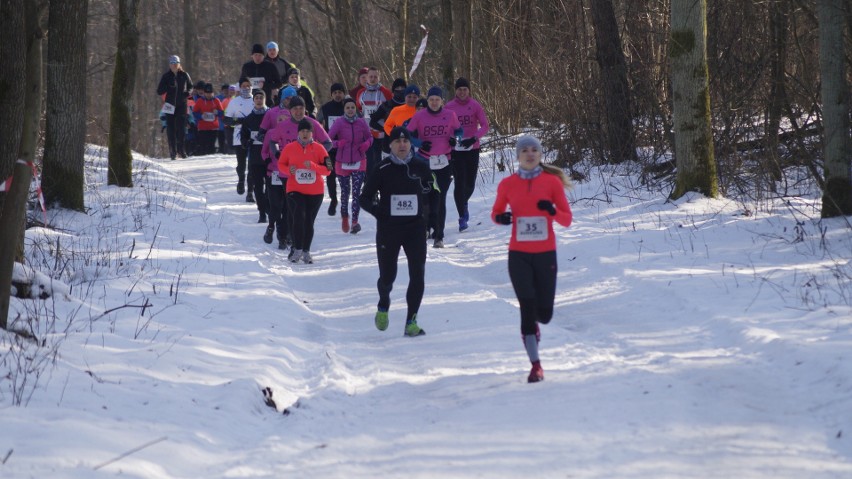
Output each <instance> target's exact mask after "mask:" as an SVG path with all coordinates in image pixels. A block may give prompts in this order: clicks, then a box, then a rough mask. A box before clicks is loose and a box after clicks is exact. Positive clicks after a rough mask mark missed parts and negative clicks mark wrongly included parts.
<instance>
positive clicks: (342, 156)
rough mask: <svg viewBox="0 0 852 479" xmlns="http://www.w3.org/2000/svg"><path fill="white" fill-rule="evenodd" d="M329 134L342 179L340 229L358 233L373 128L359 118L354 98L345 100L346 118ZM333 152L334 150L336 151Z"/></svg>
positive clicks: (336, 166)
mask: <svg viewBox="0 0 852 479" xmlns="http://www.w3.org/2000/svg"><path fill="white" fill-rule="evenodd" d="M328 136H329V137H330V138H331V140H332V142H333V143H332V144H333V145H334V149H335V150H336V151H337V160H336V162H335V166H334V167H335V169H336V170H337V178H338V179H339V180H340V221H341V226H340V229H342V230H343V232H344V233H351V234H358V232H359V231H361V225H360V224H359V223H358V215H359V214H360V211H361V207H360V203H359V196H360V195H361V184H362V183H363V182H364V176H365V175H366V170H367V156H366V152H367V150H368V149H369V148H370V145H371V144H372V143H373V135H371V134H370V127H369V126H367V122H366V121H364V119H363V118H359V117H358V108H357V107H356V105H355V100H353V99H351V98H346V99H345V100H343V118H341V119H339V120H337V121H335V122H334V124H333V125H332V127H331V130H330V131H329V132H328ZM333 151H334V150H333ZM350 193H351V196H352V226H351V229H350V226H349V197H350Z"/></svg>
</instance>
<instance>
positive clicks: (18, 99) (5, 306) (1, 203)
mask: <svg viewBox="0 0 852 479" xmlns="http://www.w3.org/2000/svg"><path fill="white" fill-rule="evenodd" d="M5 5H8V7H9V9H8V10H7V11H5V12H4V13H3V15H2V17H0V55H2V57H3V58H5V59H6V61H9V62H10V63H11V64H7V65H5V68H3V69H2V71H0V85H3V88H0V90H2V91H0V108H2V111H3V115H2V118H0V130H2V131H3V135H2V139H0V182H5V181H6V179H7V178H8V177H9V176H11V175H12V174H13V173H14V174H15V175H16V176H17V177H16V178H15V180H14V181H13V182H12V185H11V187H10V190H9V191H7V192H5V193H0V198H2V200H0V328H2V329H6V328H7V326H8V323H7V318H8V316H9V295H10V294H11V289H12V267H13V266H14V262H15V254H16V250H17V247H18V237H19V235H20V233H19V232H20V226H21V218H22V217H23V216H24V215H25V214H26V197H27V191H28V190H29V184H30V182H29V174H28V170H29V168H28V166H27V165H26V164H24V165H21V164H20V163H19V162H17V158H16V155H17V153H18V147H19V144H20V141H21V134H22V131H23V128H22V120H23V118H24V101H23V99H24V92H25V90H24V81H25V79H24V78H21V77H20V74H21V72H22V71H24V69H25V65H24V61H25V56H23V55H21V54H20V52H22V51H24V49H25V48H26V46H25V42H24V38H25V34H26V30H25V26H24V25H25V24H24V12H25V9H24V2H23V1H22V0H14V1H9V2H4V6H5Z"/></svg>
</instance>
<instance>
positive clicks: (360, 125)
mask: <svg viewBox="0 0 852 479" xmlns="http://www.w3.org/2000/svg"><path fill="white" fill-rule="evenodd" d="M328 136H329V137H330V138H331V140H332V145H334V147H335V148H337V155H335V157H334V161H335V165H334V172H335V173H337V174H338V175H340V176H349V174H350V173H352V172H353V171H367V156H366V152H367V150H368V149H369V148H370V145H371V144H373V135H372V133H370V126H369V125H368V124H367V121H366V120H364V119H363V118H358V117H356V118H355V121H351V122H350V121H349V120H348V119H347V118H346V117H345V116H342V117H340V118H338V119H337V121H335V122H334V124H333V125H331V131H329V132H328ZM357 162H360V165H359V166H358V168H351V169H350V168H348V167H344V165H343V164H344V163H346V164H349V165H352V164H353V163H357Z"/></svg>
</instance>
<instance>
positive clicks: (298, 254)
mask: <svg viewBox="0 0 852 479" xmlns="http://www.w3.org/2000/svg"><path fill="white" fill-rule="evenodd" d="M314 121H316V120H314ZM298 128H299V138H298V140H296V141H294V142H291V143H289V144H288V145H287V146H285V147H284V149H283V150H281V156H280V157H279V158H278V171H286V172H288V173H289V174H290V179H289V180H288V181H287V204H288V205H289V211H290V214H292V215H293V223H292V224H293V231H292V233H293V249H292V250H291V251H290V254H289V255H288V258H289V259H290V261H291V262H293V263H298V262H299V261H300V260H301V261H303V262H304V263H306V264H311V263H313V262H314V260H313V258H311V242H312V241H313V239H314V221H315V220H316V219H317V213H319V210H320V206H322V197H323V192H324V191H325V182H324V181H323V178H322V177H323V176H326V175H328V174H329V169H328V167H327V166H326V160H327V158H328V152H327V151H326V150H325V147H324V146H322V145H321V144H319V143H315V142H314V125H313V124H312V123H311V122H310V121H308V119H307V118H302V120H301V121H299V127H298Z"/></svg>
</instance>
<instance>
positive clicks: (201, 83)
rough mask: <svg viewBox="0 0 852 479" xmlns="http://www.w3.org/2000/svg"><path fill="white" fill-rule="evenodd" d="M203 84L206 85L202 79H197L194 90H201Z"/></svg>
mask: <svg viewBox="0 0 852 479" xmlns="http://www.w3.org/2000/svg"><path fill="white" fill-rule="evenodd" d="M204 85H206V83H204V80H198V81H197V82H195V89H196V90H203V89H204Z"/></svg>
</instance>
